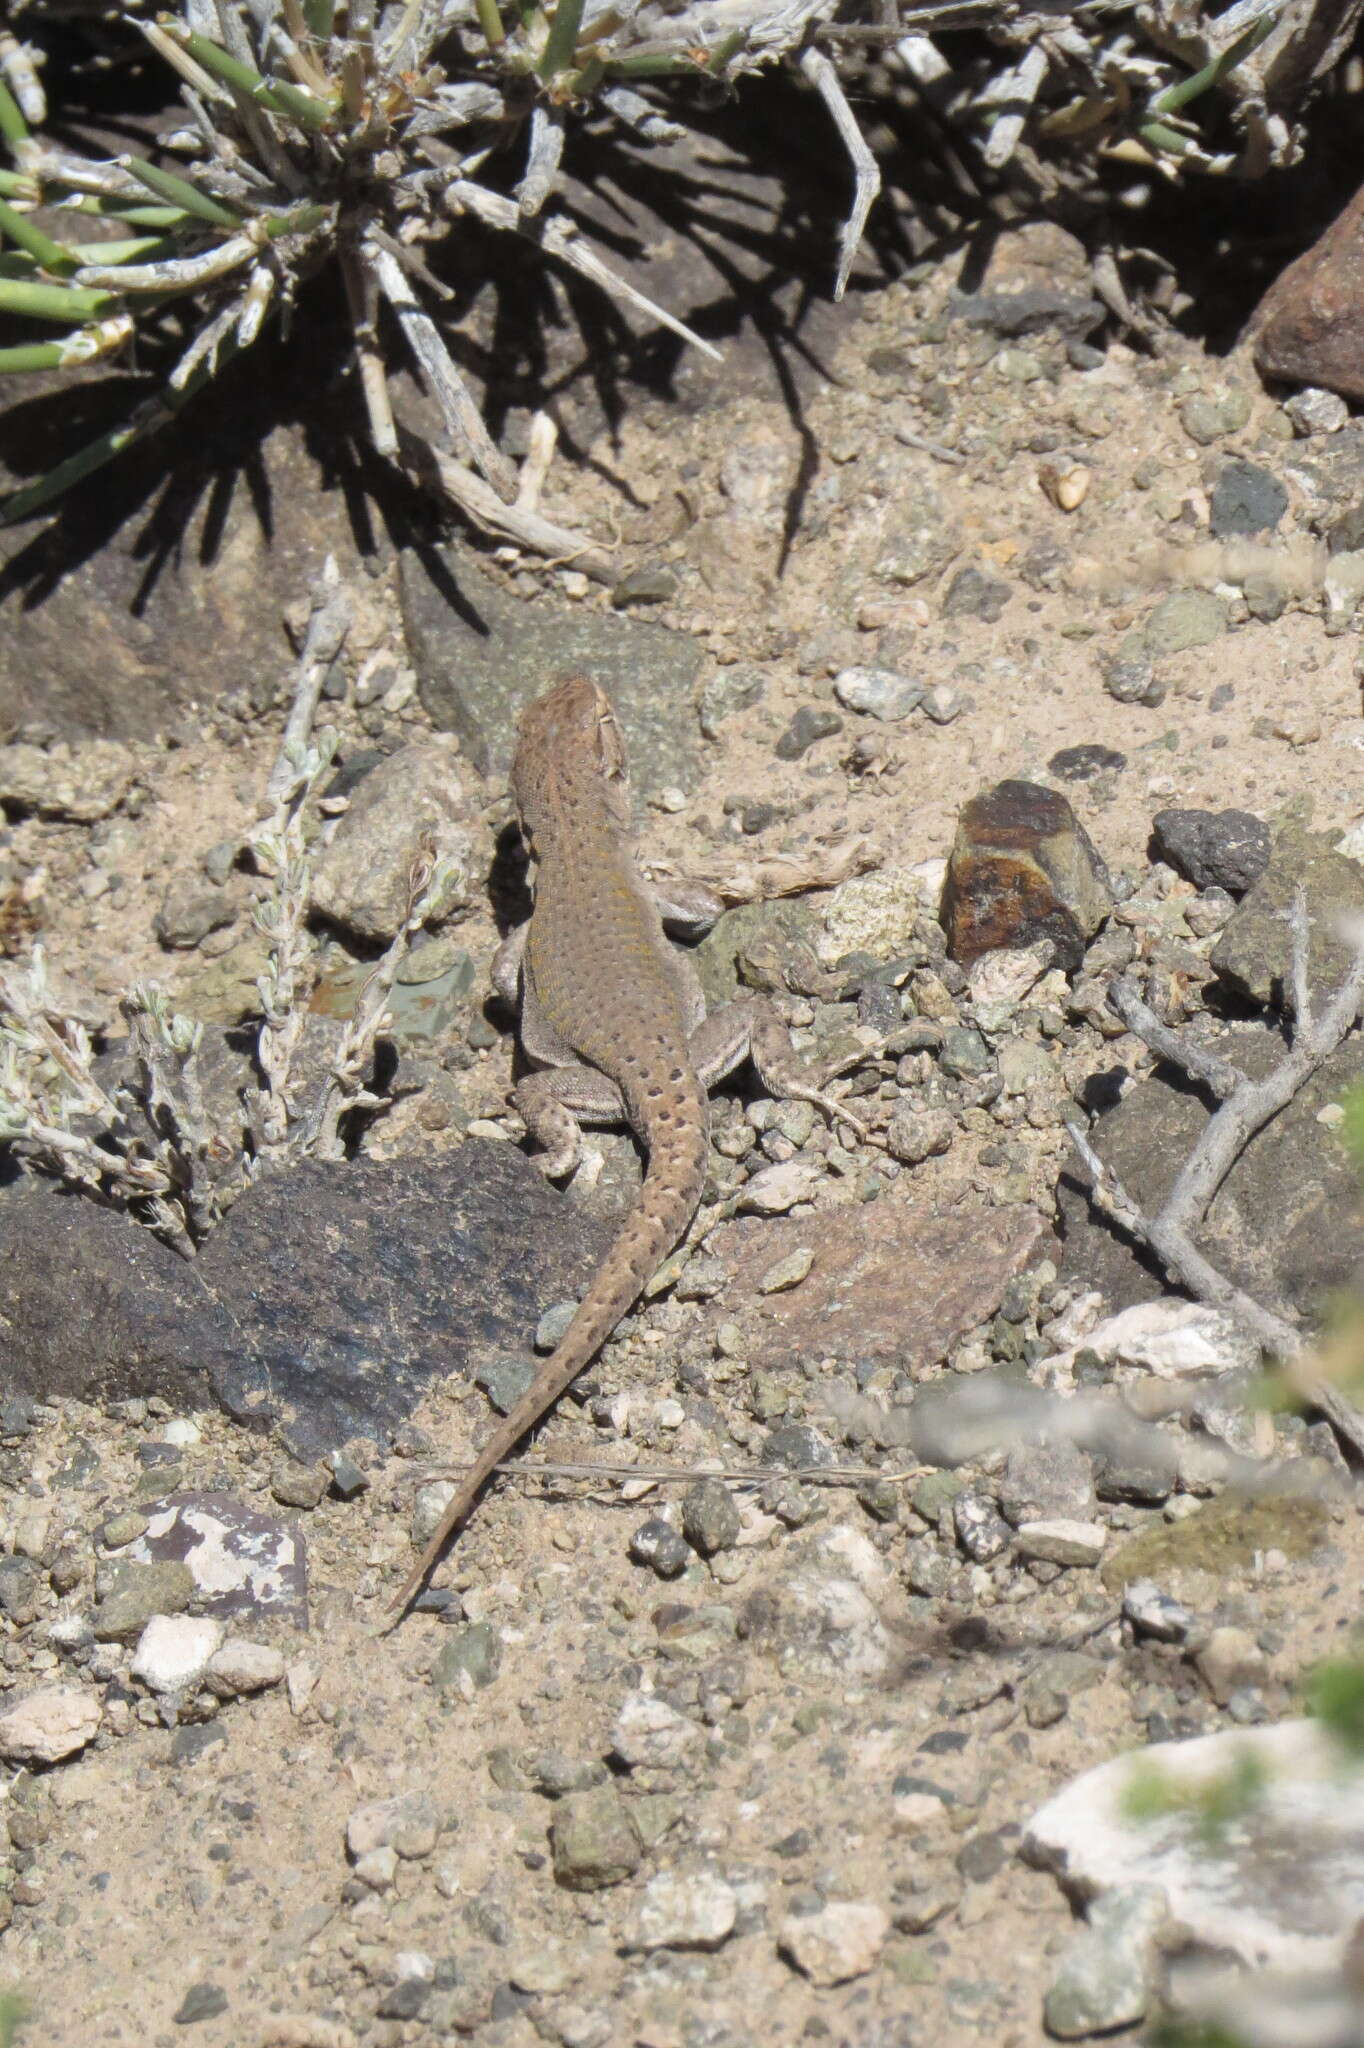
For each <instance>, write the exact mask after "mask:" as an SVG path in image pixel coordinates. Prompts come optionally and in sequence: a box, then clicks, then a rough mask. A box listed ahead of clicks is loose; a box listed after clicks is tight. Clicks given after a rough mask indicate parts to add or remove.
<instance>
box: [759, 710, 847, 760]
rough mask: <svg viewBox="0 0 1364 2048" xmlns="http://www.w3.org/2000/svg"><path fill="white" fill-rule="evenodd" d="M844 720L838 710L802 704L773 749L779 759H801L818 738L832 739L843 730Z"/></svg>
mask: <svg viewBox="0 0 1364 2048" xmlns="http://www.w3.org/2000/svg"><path fill="white" fill-rule="evenodd" d="M842 730H843V720H842V719H841V718H840V717H839V715H838V713H837V712H836V711H827V710H825V708H824V707H823V705H820V704H802V705H800V707H799V708H798V709H797V711H796V712H795V713H794V715H793V717H792V719H791V723H790V724H789V725H788V726H787V728H786V730H785V732H784V733H782V735H781V736H780V738H779V739H778V741H777V743H776V745H775V747H774V748H773V749H772V751H773V753H774V754H775V755H776V757H777V759H778V760H779V761H799V759H800V757H801V755H802V754H808V753H809V751H810V749H811V747H813V746H814V745H815V743H816V741H818V740H827V739H832V738H833V736H834V734H835V733H836V732H842Z"/></svg>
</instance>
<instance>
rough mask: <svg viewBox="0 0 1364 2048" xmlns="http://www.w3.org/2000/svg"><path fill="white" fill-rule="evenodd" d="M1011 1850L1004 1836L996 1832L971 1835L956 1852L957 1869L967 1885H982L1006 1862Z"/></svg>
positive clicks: (995, 1874) (996, 1873)
mask: <svg viewBox="0 0 1364 2048" xmlns="http://www.w3.org/2000/svg"><path fill="white" fill-rule="evenodd" d="M1012 1853H1013V1852H1012V1850H1011V1849H1010V1847H1009V1843H1008V1841H1007V1839H1006V1838H1005V1836H1004V1835H1003V1834H1002V1833H1000V1832H998V1831H996V1832H992V1833H990V1834H983V1835H972V1836H971V1837H970V1838H969V1839H968V1840H967V1841H965V1842H963V1843H962V1845H961V1848H960V1849H959V1850H958V1851H957V1869H958V1870H959V1871H960V1872H961V1874H962V1876H963V1877H964V1878H965V1879H966V1882H967V1883H968V1884H984V1883H985V1881H986V1879H987V1878H991V1877H995V1876H997V1875H998V1873H999V1872H1000V1871H1001V1870H1002V1869H1003V1868H1004V1866H1005V1864H1006V1863H1007V1862H1008V1860H1009V1857H1010V1855H1011V1854H1012Z"/></svg>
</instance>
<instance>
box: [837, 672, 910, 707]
mask: <svg viewBox="0 0 1364 2048" xmlns="http://www.w3.org/2000/svg"><path fill="white" fill-rule="evenodd" d="M923 694H924V686H923V684H922V683H917V682H915V680H914V678H913V677H912V676H902V675H901V674H900V673H899V671H898V670H897V669H893V668H844V669H840V670H839V672H838V674H837V675H836V676H835V677H834V695H835V697H837V699H838V701H839V703H840V704H842V705H843V706H844V707H845V708H846V709H847V710H849V711H863V712H865V713H866V714H867V715H868V716H869V717H871V718H885V719H897V718H908V717H909V714H910V712H911V711H913V710H914V709H915V707H916V705H918V704H919V703H921V702H922V700H923Z"/></svg>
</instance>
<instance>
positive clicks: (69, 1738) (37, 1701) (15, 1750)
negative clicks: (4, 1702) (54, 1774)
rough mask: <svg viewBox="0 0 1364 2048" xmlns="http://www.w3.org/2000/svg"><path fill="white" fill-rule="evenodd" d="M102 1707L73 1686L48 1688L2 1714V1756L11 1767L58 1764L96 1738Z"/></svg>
mask: <svg viewBox="0 0 1364 2048" xmlns="http://www.w3.org/2000/svg"><path fill="white" fill-rule="evenodd" d="M99 1724H100V1704H99V1701H98V1700H97V1699H95V1698H94V1697H93V1695H92V1694H90V1693H86V1692H77V1691H75V1690H74V1689H73V1688H71V1687H69V1686H48V1687H44V1688H42V1689H41V1690H39V1691H37V1692H31V1693H29V1694H28V1696H27V1697H26V1698H25V1699H21V1700H15V1701H14V1703H13V1704H12V1705H10V1706H7V1707H5V1708H4V1709H3V1711H0V1757H3V1758H4V1760H5V1762H6V1763H7V1764H55V1763H60V1762H61V1761H62V1759H63V1757H68V1756H74V1755H75V1754H76V1752H77V1751H78V1750H82V1749H84V1748H85V1745H86V1744H87V1742H90V1741H92V1740H93V1739H94V1736H95V1734H96V1733H97V1731H98V1729H99Z"/></svg>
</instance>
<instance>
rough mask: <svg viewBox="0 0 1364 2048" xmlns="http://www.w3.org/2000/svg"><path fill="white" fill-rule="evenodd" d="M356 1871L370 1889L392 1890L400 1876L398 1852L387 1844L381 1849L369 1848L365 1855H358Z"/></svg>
mask: <svg viewBox="0 0 1364 2048" xmlns="http://www.w3.org/2000/svg"><path fill="white" fill-rule="evenodd" d="M354 1872H355V1876H356V1877H357V1878H358V1879H359V1881H360V1883H361V1884H362V1885H365V1886H366V1887H367V1888H368V1889H369V1890H370V1891H372V1892H387V1891H391V1890H392V1889H393V1886H394V1884H395V1883H396V1882H397V1877H398V1852H397V1850H396V1849H391V1848H389V1847H388V1845H387V1844H385V1845H384V1846H383V1847H382V1848H379V1849H367V1850H366V1851H365V1853H364V1855H363V1856H357V1857H356V1859H355V1864H354Z"/></svg>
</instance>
